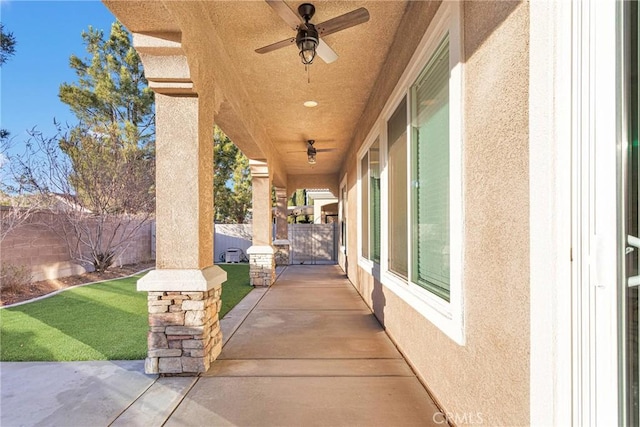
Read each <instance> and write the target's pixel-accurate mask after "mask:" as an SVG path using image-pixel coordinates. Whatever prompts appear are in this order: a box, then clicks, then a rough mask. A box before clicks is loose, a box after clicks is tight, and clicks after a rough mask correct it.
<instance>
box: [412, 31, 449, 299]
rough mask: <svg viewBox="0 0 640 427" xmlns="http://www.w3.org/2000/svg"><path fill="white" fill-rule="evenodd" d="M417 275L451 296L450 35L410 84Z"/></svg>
mask: <svg viewBox="0 0 640 427" xmlns="http://www.w3.org/2000/svg"><path fill="white" fill-rule="evenodd" d="M411 128H412V138H411V157H412V165H411V167H412V180H413V182H412V212H411V214H412V234H413V239H412V242H413V251H412V263H411V264H412V278H413V281H414V282H415V283H417V284H418V285H420V286H422V287H423V288H425V289H427V290H429V291H431V292H433V293H434V294H436V295H438V296H439V297H441V298H443V299H444V300H446V301H449V297H450V274H449V269H450V265H449V264H450V244H449V235H450V232H449V228H450V221H449V213H450V212H449V196H450V194H449V193H450V192H449V39H448V37H447V38H445V40H444V41H443V42H442V43H441V44H440V46H439V47H438V49H437V50H436V52H435V53H434V54H433V56H432V57H431V59H430V61H429V62H428V63H427V65H426V66H425V68H424V70H423V71H422V73H421V74H420V76H419V77H418V79H417V80H416V82H415V83H414V84H413V86H412V87H411Z"/></svg>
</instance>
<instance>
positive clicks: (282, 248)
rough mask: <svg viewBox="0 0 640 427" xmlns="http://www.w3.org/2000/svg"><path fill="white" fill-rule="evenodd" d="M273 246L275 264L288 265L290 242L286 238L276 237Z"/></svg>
mask: <svg viewBox="0 0 640 427" xmlns="http://www.w3.org/2000/svg"><path fill="white" fill-rule="evenodd" d="M273 247H274V248H275V254H274V256H275V263H276V265H289V264H290V263H291V262H290V256H291V242H290V241H289V240H288V239H278V240H274V241H273Z"/></svg>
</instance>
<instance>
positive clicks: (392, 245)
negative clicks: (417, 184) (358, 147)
mask: <svg viewBox="0 0 640 427" xmlns="http://www.w3.org/2000/svg"><path fill="white" fill-rule="evenodd" d="M387 141H388V153H387V154H388V163H387V167H388V176H389V184H388V186H389V187H388V188H389V236H388V237H389V270H390V271H392V272H394V273H396V274H397V275H399V276H400V277H403V278H407V276H408V250H407V249H408V246H407V99H406V97H405V98H403V99H402V101H401V102H400V105H398V106H397V107H396V110H395V111H394V113H393V115H392V116H391V118H390V119H389V121H388V122H387Z"/></svg>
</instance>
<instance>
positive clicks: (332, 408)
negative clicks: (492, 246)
mask: <svg viewBox="0 0 640 427" xmlns="http://www.w3.org/2000/svg"><path fill="white" fill-rule="evenodd" d="M222 328H223V334H224V335H225V345H224V347H223V350H222V354H221V355H220V357H219V358H218V360H217V361H216V362H215V363H214V364H213V366H212V367H211V369H210V370H209V372H207V373H206V374H204V375H202V376H200V377H196V378H194V377H163V378H157V377H156V376H154V375H145V374H144V373H143V363H142V362H139V361H132V362H71V363H3V364H1V366H0V381H1V384H0V385H1V388H2V399H1V401H0V410H1V412H0V424H1V425H2V426H3V427H5V426H18V425H56V426H67V425H69V426H85V425H86V426H89V425H90V426H97V425H105V426H106V425H114V426H161V425H166V426H232V425H233V426H357V425H361V426H414V425H415V426H428V425H442V422H443V417H442V416H439V415H438V414H439V411H438V408H437V407H436V406H435V404H434V403H433V401H432V400H431V399H430V397H429V395H428V394H427V392H426V391H425V389H424V387H423V386H422V384H421V383H420V382H419V381H418V379H417V378H416V376H415V375H414V374H413V372H412V370H411V369H410V368H409V366H408V365H407V363H406V361H405V360H404V359H403V358H402V355H401V354H400V353H399V352H398V350H397V349H396V348H395V346H394V345H393V343H392V342H391V341H390V339H389V338H388V336H387V335H386V334H385V332H384V331H383V329H382V328H381V327H380V324H379V323H378V322H377V320H376V319H375V317H374V316H373V315H372V314H371V311H370V310H369V309H368V308H367V306H366V305H365V304H364V302H363V301H362V299H361V298H360V296H359V295H358V293H357V292H356V290H355V289H354V288H353V287H352V286H351V284H350V283H349V281H348V280H347V279H346V278H345V277H344V274H343V273H342V271H341V270H340V269H339V268H338V267H337V266H290V267H287V268H286V269H284V271H283V272H282V273H281V274H280V276H279V277H278V280H277V281H276V283H275V284H274V285H273V286H272V287H271V288H269V289H268V290H267V289H256V290H254V291H253V292H251V293H250V294H249V297H248V298H246V299H245V300H243V301H242V302H241V303H240V304H239V305H238V306H236V308H235V309H234V310H233V311H232V312H230V313H229V314H228V315H227V316H226V317H225V319H224V321H223V322H222Z"/></svg>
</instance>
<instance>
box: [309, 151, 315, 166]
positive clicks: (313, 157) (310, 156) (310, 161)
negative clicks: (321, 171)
mask: <svg viewBox="0 0 640 427" xmlns="http://www.w3.org/2000/svg"><path fill="white" fill-rule="evenodd" d="M307 161H308V162H309V164H310V165H315V164H316V152H315V150H314V151H313V153H307Z"/></svg>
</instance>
